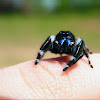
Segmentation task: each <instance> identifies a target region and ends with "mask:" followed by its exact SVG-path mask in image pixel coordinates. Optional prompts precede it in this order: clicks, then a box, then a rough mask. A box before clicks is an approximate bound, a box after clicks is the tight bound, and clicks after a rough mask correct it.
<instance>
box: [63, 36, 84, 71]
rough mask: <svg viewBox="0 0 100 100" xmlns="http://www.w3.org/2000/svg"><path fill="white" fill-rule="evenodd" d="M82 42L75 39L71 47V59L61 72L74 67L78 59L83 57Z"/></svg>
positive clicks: (79, 39)
mask: <svg viewBox="0 0 100 100" xmlns="http://www.w3.org/2000/svg"><path fill="white" fill-rule="evenodd" d="M84 45H85V44H84V42H83V40H82V39H81V38H78V39H76V41H75V45H74V47H73V59H72V60H71V61H69V63H68V65H67V66H66V67H65V68H64V69H63V71H66V70H67V68H69V67H71V66H72V65H74V64H75V63H76V62H77V61H78V60H79V59H80V58H82V57H83V55H84Z"/></svg>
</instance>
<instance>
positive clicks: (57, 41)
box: [35, 31, 93, 71]
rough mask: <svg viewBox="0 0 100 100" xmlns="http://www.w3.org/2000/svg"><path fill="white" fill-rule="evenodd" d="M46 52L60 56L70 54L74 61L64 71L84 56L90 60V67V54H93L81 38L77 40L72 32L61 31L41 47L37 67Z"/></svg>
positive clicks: (50, 37) (36, 62)
mask: <svg viewBox="0 0 100 100" xmlns="http://www.w3.org/2000/svg"><path fill="white" fill-rule="evenodd" d="M46 51H51V52H52V53H56V54H57V53H58V54H60V55H61V54H69V55H72V56H73V59H72V60H70V61H69V63H68V65H67V66H66V67H65V68H64V69H63V71H66V70H67V68H69V67H70V66H72V65H73V64H75V63H76V62H77V61H78V60H79V59H80V58H81V57H83V55H85V56H86V57H87V58H88V62H89V64H90V67H91V68H93V66H92V65H91V61H90V60H89V55H88V53H90V54H91V52H90V51H89V49H88V48H87V46H86V45H85V43H84V41H83V40H82V39H81V38H77V39H75V37H74V35H73V34H72V33H71V32H70V31H60V32H59V33H58V34H57V35H56V36H55V35H51V36H49V37H48V38H47V40H46V41H45V42H44V43H43V45H42V46H41V48H40V50H39V52H38V55H37V59H36V61H35V65H36V64H38V63H39V60H40V59H41V58H42V57H43V56H44V54H45V52H46Z"/></svg>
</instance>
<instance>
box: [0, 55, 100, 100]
mask: <svg viewBox="0 0 100 100" xmlns="http://www.w3.org/2000/svg"><path fill="white" fill-rule="evenodd" d="M70 59H71V57H70V56H63V57H58V58H52V59H45V60H41V61H40V63H39V64H38V65H34V61H28V62H24V63H21V64H18V65H15V66H11V67H7V68H4V69H1V70H0V99H100V54H92V55H90V59H91V62H92V65H93V66H94V68H93V69H92V68H90V66H89V65H88V61H87V58H86V57H85V56H84V57H83V58H82V59H80V60H79V61H78V62H77V63H76V64H75V65H73V66H71V67H70V68H69V69H67V71H65V72H63V71H62V70H63V68H64V67H65V66H66V65H67V63H66V62H68V61H69V60H70Z"/></svg>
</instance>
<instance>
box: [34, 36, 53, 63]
mask: <svg viewBox="0 0 100 100" xmlns="http://www.w3.org/2000/svg"><path fill="white" fill-rule="evenodd" d="M54 40H55V36H54V35H51V36H49V37H48V38H47V40H46V41H45V42H44V43H43V45H42V46H41V48H40V50H39V52H38V55H37V59H36V61H35V65H37V64H38V63H39V61H40V59H42V57H43V56H44V54H45V52H46V51H48V50H50V49H53V42H54Z"/></svg>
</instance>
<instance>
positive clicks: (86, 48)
mask: <svg viewBox="0 0 100 100" xmlns="http://www.w3.org/2000/svg"><path fill="white" fill-rule="evenodd" d="M85 50H87V51H88V52H89V53H90V54H92V52H91V51H90V50H89V49H88V47H87V45H85Z"/></svg>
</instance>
